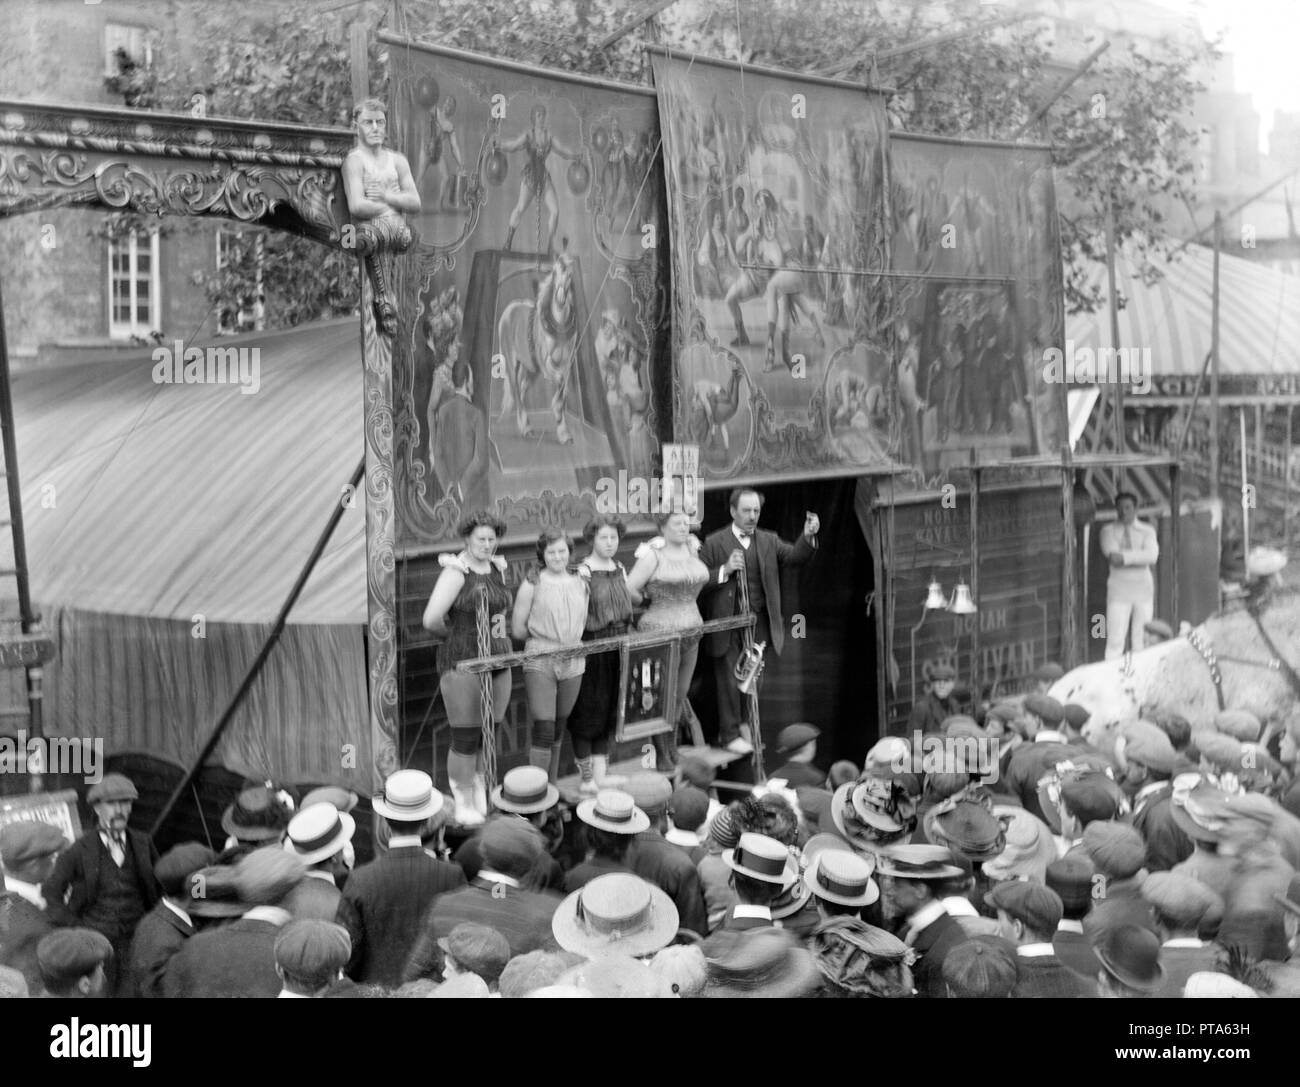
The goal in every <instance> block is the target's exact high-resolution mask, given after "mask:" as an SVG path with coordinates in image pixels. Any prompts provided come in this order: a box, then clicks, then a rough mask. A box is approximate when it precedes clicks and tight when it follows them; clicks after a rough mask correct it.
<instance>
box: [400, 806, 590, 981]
mask: <svg viewBox="0 0 1300 1087" xmlns="http://www.w3.org/2000/svg"><path fill="white" fill-rule="evenodd" d="M609 791H610V792H612V791H613V790H609ZM598 795H604V793H602V794H598ZM479 846H480V848H481V849H482V851H483V867H482V868H480V869H479V871H478V875H476V876H475V877H474V879H473V880H472V881H471V882H470V884H469V886H467V887H459V888H457V889H456V890H453V891H447V892H445V893H443V894H440V895H438V896H436V897H435V898H434V899H433V900H432V902H431V903H430V905H429V908H428V910H427V911H426V912H425V914H424V916H423V918H421V919H420V922H419V924H418V926H417V928H416V930H415V931H414V932H413V933H412V934H411V951H410V953H409V955H408V956H407V958H406V961H405V962H404V963H403V966H402V973H401V978H400V980H401V981H403V982H406V981H416V980H418V979H420V978H433V979H436V980H442V968H443V953H442V948H441V945H440V944H439V943H438V941H439V940H441V939H442V938H443V937H446V936H450V935H451V930H452V929H454V928H455V927H456V926H457V925H459V924H463V923H465V922H472V923H475V924H480V925H488V926H489V927H491V928H494V929H496V930H497V932H499V933H501V935H502V936H504V937H505V938H506V940H507V941H508V942H509V944H510V953H511V954H512V955H523V954H526V953H527V952H529V951H536V950H538V949H544V950H550V949H551V948H553V947H554V946H555V937H554V935H553V933H552V932H551V918H552V917H553V916H554V914H555V910H556V908H557V907H558V906H559V904H560V903H561V902H562V901H563V899H562V898H561V897H560V896H559V895H557V894H554V893H553V892H549V891H534V890H529V889H528V888H527V887H526V886H525V884H526V883H531V882H532V881H533V880H534V879H535V877H536V875H537V874H538V872H539V871H540V870H541V866H542V864H543V863H544V861H543V858H544V857H545V856H546V849H545V845H544V843H543V842H542V835H541V832H540V831H539V830H538V829H537V828H536V827H534V826H531V825H529V823H527V822H526V821H525V820H523V819H516V818H515V817H514V816H512V815H494V816H492V818H490V819H489V820H488V821H487V822H486V823H485V824H484V825H483V829H482V831H481V832H480V833H479Z"/></svg>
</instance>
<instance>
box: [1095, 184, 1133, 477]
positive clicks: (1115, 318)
mask: <svg viewBox="0 0 1300 1087" xmlns="http://www.w3.org/2000/svg"><path fill="white" fill-rule="evenodd" d="M1106 284H1107V287H1108V288H1109V290H1110V343H1111V347H1113V348H1114V349H1115V352H1116V354H1115V358H1116V359H1118V358H1119V354H1118V352H1119V291H1118V289H1117V287H1116V286H1115V203H1114V200H1112V199H1111V198H1109V197H1108V198H1107V200H1106ZM1117 365H1118V364H1117ZM1097 376H1098V378H1100V377H1101V375H1100V374H1098V375H1097ZM1115 376H1116V378H1117V379H1120V377H1121V375H1120V374H1119V373H1118V372H1117V373H1116V375H1115ZM1114 387H1115V451H1116V452H1117V453H1119V455H1120V456H1121V457H1122V456H1123V455H1124V453H1125V452H1126V443H1125V434H1124V382H1123V380H1122V379H1120V380H1116V382H1115V386H1114ZM1116 485H1117V488H1118V487H1122V486H1123V480H1117V481H1116Z"/></svg>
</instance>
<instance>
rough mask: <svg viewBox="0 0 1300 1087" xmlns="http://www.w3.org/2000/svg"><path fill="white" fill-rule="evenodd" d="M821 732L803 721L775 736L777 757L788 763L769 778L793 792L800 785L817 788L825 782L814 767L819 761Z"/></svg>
mask: <svg viewBox="0 0 1300 1087" xmlns="http://www.w3.org/2000/svg"><path fill="white" fill-rule="evenodd" d="M820 735H821V729H819V728H816V727H815V726H813V725H810V724H808V723H807V722H806V721H800V722H797V723H796V724H793V725H786V726H785V728H783V729H782V730H781V731H780V732H778V733H777V736H776V753H777V755H778V756H780V757H782V758H784V759H785V763H784V764H783V765H781V766H780V767H778V768H777V769H775V770H773V771H772V772H771V773H770V774H769V775H768V777H771V778H782V779H783V780H784V781H785V782H786V783H787V784H788V785H789V786H790V788H792V789H797V788H799V786H801V785H807V786H811V787H813V788H816V787H817V786H819V785H823V784H825V782H826V774H825V773H824V772H823V771H821V770H819V769H817V767H815V766H814V765H813V759H815V758H816V757H817V737H819V736H820Z"/></svg>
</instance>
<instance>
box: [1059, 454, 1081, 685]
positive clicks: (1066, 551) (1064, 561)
mask: <svg viewBox="0 0 1300 1087" xmlns="http://www.w3.org/2000/svg"><path fill="white" fill-rule="evenodd" d="M1061 506H1062V508H1063V510H1064V513H1065V536H1064V538H1063V542H1064V547H1063V549H1062V552H1061V604H1062V616H1063V618H1064V620H1065V622H1064V623H1063V625H1062V628H1061V641H1062V643H1063V644H1062V646H1061V656H1062V657H1063V658H1064V661H1063V662H1062V663H1063V664H1064V665H1065V666H1066V667H1067V668H1074V667H1076V666H1077V665H1078V646H1077V641H1078V616H1079V602H1078V600H1076V599H1075V597H1076V595H1077V592H1076V590H1075V580H1076V578H1075V565H1076V563H1077V561H1078V560H1077V559H1076V557H1075V534H1076V533H1077V532H1078V529H1076V528H1075V527H1074V457H1073V454H1072V453H1071V452H1070V443H1069V442H1062V443H1061Z"/></svg>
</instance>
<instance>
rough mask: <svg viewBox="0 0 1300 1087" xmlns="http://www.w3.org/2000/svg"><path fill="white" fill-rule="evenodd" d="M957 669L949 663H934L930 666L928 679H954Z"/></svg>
mask: <svg viewBox="0 0 1300 1087" xmlns="http://www.w3.org/2000/svg"><path fill="white" fill-rule="evenodd" d="M956 677H957V669H955V668H954V667H953V666H952V665H951V664H935V665H932V666H931V668H930V679H932V680H935V679H955V678H956Z"/></svg>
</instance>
